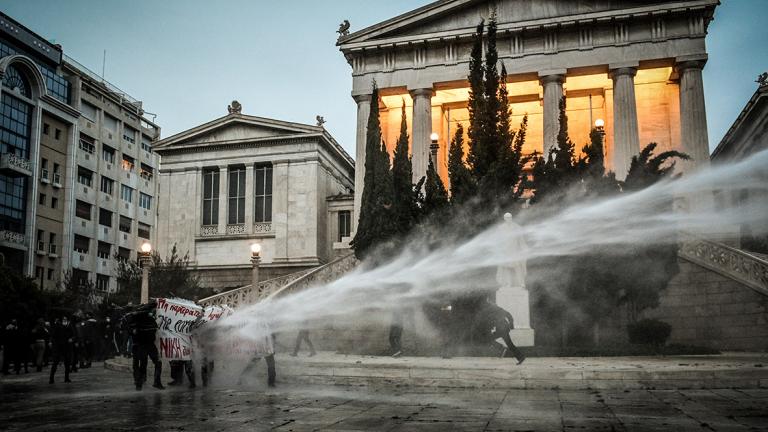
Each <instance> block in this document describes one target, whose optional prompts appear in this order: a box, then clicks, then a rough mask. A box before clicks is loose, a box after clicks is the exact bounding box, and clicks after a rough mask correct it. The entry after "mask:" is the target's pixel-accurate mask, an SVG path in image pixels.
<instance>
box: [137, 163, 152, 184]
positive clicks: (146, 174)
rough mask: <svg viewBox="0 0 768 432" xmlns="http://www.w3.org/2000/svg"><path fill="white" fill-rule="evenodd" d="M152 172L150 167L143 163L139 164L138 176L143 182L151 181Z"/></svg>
mask: <svg viewBox="0 0 768 432" xmlns="http://www.w3.org/2000/svg"><path fill="white" fill-rule="evenodd" d="M154 171H155V170H154V169H152V167H151V166H149V165H147V164H144V163H143V164H141V169H140V171H139V175H140V176H141V178H143V179H144V180H152V174H153V173H154Z"/></svg>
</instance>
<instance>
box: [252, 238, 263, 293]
mask: <svg viewBox="0 0 768 432" xmlns="http://www.w3.org/2000/svg"><path fill="white" fill-rule="evenodd" d="M251 264H253V273H251V289H259V264H261V245H260V244H259V243H254V244H252V245H251Z"/></svg>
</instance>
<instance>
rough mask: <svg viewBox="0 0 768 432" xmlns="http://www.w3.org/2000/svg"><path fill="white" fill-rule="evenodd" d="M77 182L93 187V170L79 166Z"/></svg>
mask: <svg viewBox="0 0 768 432" xmlns="http://www.w3.org/2000/svg"><path fill="white" fill-rule="evenodd" d="M77 182H78V183H80V184H81V185H83V186H88V187H91V185H92V184H93V171H91V170H89V169H87V168H83V167H81V166H78V167H77Z"/></svg>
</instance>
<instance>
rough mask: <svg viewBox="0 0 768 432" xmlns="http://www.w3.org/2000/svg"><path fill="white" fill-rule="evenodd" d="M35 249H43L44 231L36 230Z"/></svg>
mask: <svg viewBox="0 0 768 432" xmlns="http://www.w3.org/2000/svg"><path fill="white" fill-rule="evenodd" d="M37 250H39V251H45V231H43V230H37Z"/></svg>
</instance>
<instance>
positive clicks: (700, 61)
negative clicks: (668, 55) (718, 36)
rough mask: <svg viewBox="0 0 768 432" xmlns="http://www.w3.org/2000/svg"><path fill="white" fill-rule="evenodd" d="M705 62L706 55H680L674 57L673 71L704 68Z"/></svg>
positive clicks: (679, 71) (680, 71)
mask: <svg viewBox="0 0 768 432" xmlns="http://www.w3.org/2000/svg"><path fill="white" fill-rule="evenodd" d="M705 64H707V56H706V55H703V56H701V55H698V56H680V57H676V58H675V72H677V73H678V74H679V73H682V72H684V71H686V70H690V69H698V70H701V69H704V65H705Z"/></svg>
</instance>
